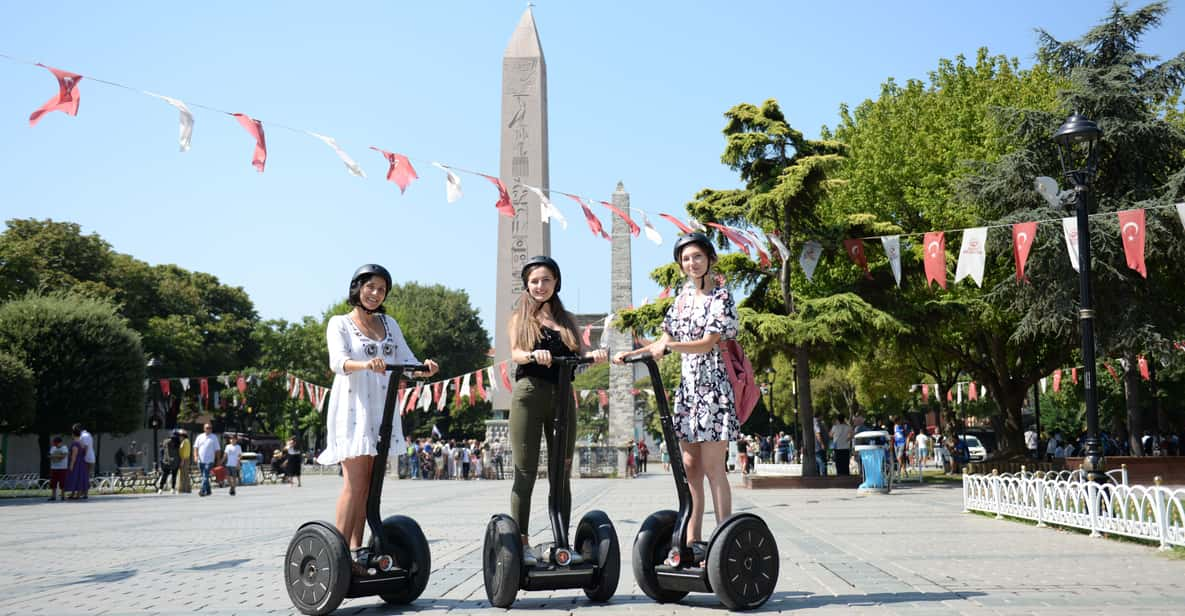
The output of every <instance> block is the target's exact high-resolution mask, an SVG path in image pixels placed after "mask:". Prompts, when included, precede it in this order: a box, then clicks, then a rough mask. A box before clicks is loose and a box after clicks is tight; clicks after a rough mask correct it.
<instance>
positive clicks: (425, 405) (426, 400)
mask: <svg viewBox="0 0 1185 616" xmlns="http://www.w3.org/2000/svg"><path fill="white" fill-rule="evenodd" d="M420 410H421V411H424V412H425V413H427V412H428V411H430V410H432V384H431V383H424V390H423V391H421V392H420Z"/></svg>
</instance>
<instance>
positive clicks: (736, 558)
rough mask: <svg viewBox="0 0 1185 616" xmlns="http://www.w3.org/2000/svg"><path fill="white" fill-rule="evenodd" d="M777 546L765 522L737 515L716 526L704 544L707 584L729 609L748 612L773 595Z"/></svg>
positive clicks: (752, 517)
mask: <svg viewBox="0 0 1185 616" xmlns="http://www.w3.org/2000/svg"><path fill="white" fill-rule="evenodd" d="M778 567H779V558H778V545H777V542H776V541H775V540H774V535H773V533H772V532H770V530H769V526H767V525H766V523H765V520H762V519H761V518H760V517H758V516H756V515H753V514H751V513H738V514H735V515H733V516H731V517H729V518H728V519H727V520H725V521H724V522H723V523H722V524H720V525H719V526H717V527H716V530H715V531H714V532H713V533H712V539H711V541H709V542H708V562H707V569H708V582H709V583H710V584H711V586H712V592H714V593H716V598H718V599H720V602H721V603H723V604H724V606H725V607H727V608H728V609H730V610H733V611H740V610H751V609H753V608H756V607H759V606H761V605H762V604H763V603H765V602H766V601H768V600H769V598H770V596H772V595H773V592H774V588H775V587H776V586H777V582H778Z"/></svg>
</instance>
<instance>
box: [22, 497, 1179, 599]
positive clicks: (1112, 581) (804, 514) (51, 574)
mask: <svg viewBox="0 0 1185 616" xmlns="http://www.w3.org/2000/svg"><path fill="white" fill-rule="evenodd" d="M737 479H738V478H735V477H734V481H736V480H737ZM339 482H340V479H339V478H338V477H336V476H333V475H324V476H309V475H306V476H305V478H304V487H301V488H290V487H288V486H284V485H268V486H251V487H244V488H240V489H239V493H238V495H237V496H234V497H232V496H230V495H228V494H227V492H226V490H216V491H215V493H214V495H213V496H211V497H209V498H198V496H197V495H196V493H195V494H190V495H179V496H169V495H164V496H156V495H145V496H99V497H95V496H92V497H91V499H90V501H87V502H65V503H58V502H55V503H47V502H45V501H44V500H43V499H36V500H33V499H25V500H17V499H10V500H4V501H0V522H2V523H0V566H2V568H3V570H4V571H5V572H6V574H5V575H4V576H3V577H0V613H4V614H142V613H152V614H193V613H198V614H288V613H293V609H292V607H291V604H290V603H289V601H288V597H287V594H286V593H285V590H284V588H283V577H282V566H283V565H282V561H283V554H284V550H285V548H286V547H287V544H288V540H289V539H290V538H291V536H292V533H293V532H294V531H295V530H296V528H297V527H298V526H299V525H300V524H301V523H302V522H304V521H306V520H311V519H318V518H320V519H331V518H332V515H333V506H334V500H335V498H336V495H337V491H338V489H339V486H340V484H339ZM509 491H510V483H509V482H507V481H470V482H467V483H461V482H443V481H415V482H413V481H393V480H389V481H388V484H387V487H386V493H387V495H388V498H387V501H386V503H385V506H384V512H385V513H388V514H390V513H394V512H400V513H405V514H410V515H411V516H412V517H414V518H416V520H417V521H418V522H419V523H420V525H421V526H422V527H423V529H424V532H425V534H426V535H427V537H428V539H429V541H430V542H431V548H432V566H433V571H432V577H431V581H430V583H429V585H428V589H427V591H425V593H424V595H423V596H422V597H421V598H420V599H419V600H418V601H416V602H415V603H414V604H412V605H410V606H404V607H402V608H398V609H396V608H393V607H388V606H386V605H384V604H383V603H382V602H381V601H380V600H379V599H378V598H377V597H373V598H359V599H350V600H347V601H346V602H345V603H343V605H342V607H341V608H339V609H338V612H337V613H339V614H364V615H372V614H373V615H377V614H397V613H402V612H421V613H427V614H438V613H445V612H451V613H457V614H469V613H479V614H480V613H494V612H502V611H503V610H497V609H493V608H491V607H490V606H489V604H488V603H487V602H486V600H485V591H484V590H483V588H482V576H481V563H480V560H479V555H478V554H479V549H480V545H481V538H482V533H483V530H484V527H485V524H486V521H487V520H488V519H489V516H490V514H491V513H494V512H496V511H504V510H506V509H507V508H508V506H509ZM573 493H574V499H573V500H574V502H575V503H576V506H575V511H574V513H573V518H574V519H579V516H580V515H582V514H583V512H585V511H587V510H589V509H594V508H597V509H603V510H604V511H606V512H607V513H608V514H609V515H610V517H611V518H612V519H613V521H614V524H615V525H616V528H617V532H618V536H619V538H620V540H621V543H622V546H623V550H622V551H623V554H622V559H623V567H622V577H621V584H620V586H619V587H618V591H617V595H616V596H615V597H614V598H613V601H612V602H610V603H609V604H607V605H594V604H590V603H589V602H588V601H587V600H586V599H585V597H584V594H583V592H582V591H580V590H578V589H573V590H561V591H548V592H529V593H528V592H520V593H519V595H518V601H517V602H516V603H515V604H514V606H513V609H515V610H529V611H530V612H531V613H532V614H540V615H544V614H548V615H549V614H567V613H573V612H579V613H581V614H623V613H634V614H675V613H684V612H696V613H701V614H702V613H709V612H720V611H723V608H722V607H721V606H720V604H719V603H718V602H717V601H716V599H715V597H714V596H712V595H707V594H692V595H689V596H688V598H687V599H685V600H684V601H683V602H682V603H680V604H667V605H658V604H655V603H653V602H652V601H650V600H649V599H648V598H647V597H646V596H645V595H644V594H643V593H642V592H641V590H639V589H638V586H637V584H636V583H635V582H634V580H633V575H632V570H631V568H630V563H629V559H630V553H629V546H630V545H631V544H632V542H633V537H634V535H635V534H636V533H637V530H638V526H639V525H640V524H641V522H642V520H643V519H645V518H646V516H647V515H649V514H650V513H651V512H653V511H655V510H658V509H663V508H673V505H674V489H673V486H672V485H671V480H670V477H669V476H668V475H662V474H652V475H649V476H645V477H643V478H641V479H637V480H608V479H606V480H599V479H583V480H575V481H574V482H573ZM546 494H547V486H546V481H542V480H541V481H540V482H539V484H538V485H537V487H536V492H535V498H534V502H535V506H534V513H533V514H532V520H533V522H532V524H533V527H532V533H533V534H535V535H537V539H538V540H539V541H543V540H545V536H547V535H549V531H548V530H547V527H546V526H545V524H546V522H545V520H546V516H545V513H544V506H545V505H546ZM733 498H734V506H735V509H736V510H737V511H752V512H756V513H759V514H760V515H761V516H763V517H764V518H765V520H766V521H767V522H768V524H769V525H770V527H771V529H772V530H773V532H774V534H775V536H776V537H777V540H778V547H779V550H780V552H781V559H782V566H781V579H780V580H779V582H778V587H777V591H776V592H775V594H774V596H773V598H772V599H770V601H769V602H768V603H767V604H766V605H765V606H764V607H763V608H761V610H759V611H761V612H787V613H789V612H794V613H804V614H811V613H816V612H823V613H837V612H843V613H861V614H878V615H879V614H892V613H900V614H910V615H911V616H916V615H919V614H952V613H963V614H998V613H1003V614H1050V613H1067V614H1068V613H1074V614H1082V613H1085V612H1089V611H1099V610H1101V609H1103V608H1104V607H1106V608H1110V609H1111V610H1113V611H1117V612H1116V613H1121V614H1128V613H1157V614H1170V613H1178V614H1180V613H1185V584H1183V583H1182V582H1183V581H1185V560H1181V559H1179V556H1178V559H1174V558H1171V557H1167V556H1165V555H1164V554H1162V553H1159V552H1157V551H1156V549H1155V548H1153V547H1146V546H1143V545H1136V544H1132V543H1125V542H1119V541H1109V540H1104V539H1091V538H1088V537H1086V536H1084V535H1081V534H1076V533H1070V532H1061V531H1057V530H1053V529H1038V528H1034V527H1033V526H1031V525H1027V524H1022V523H1017V522H1007V521H998V520H993V519H989V518H987V517H984V516H979V515H972V514H964V513H960V510H961V491H960V490H959V489H958V488H957V487H955V486H954V485H951V484H938V485H927V486H910V487H905V488H902V489H899V490H895V491H894V492H893V494H891V495H887V496H885V495H875V496H858V495H856V494H855V493H854V492H853V491H849V490H747V489H743V488H736V487H734V491H733ZM708 524H709V527H710V525H711V514H709V515H708Z"/></svg>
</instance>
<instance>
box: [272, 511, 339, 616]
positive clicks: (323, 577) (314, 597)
mask: <svg viewBox="0 0 1185 616" xmlns="http://www.w3.org/2000/svg"><path fill="white" fill-rule="evenodd" d="M284 587H285V588H287V589H288V598H289V599H291V600H292V605H293V606H295V607H296V609H298V610H300V611H301V612H302V613H305V614H310V615H311V616H320V615H321V614H328V613H330V612H332V611H333V610H335V609H337V606H339V605H341V602H342V600H343V599H345V598H346V592H347V591H348V590H349V589H350V550H349V548H348V547H347V545H346V540H345V538H344V537H342V535H341V533H340V532H338V530H337V529H336V528H334V526H333V525H332V524H329V523H328V522H308V523H307V524H305V525H303V526H301V527H300V529H299V530H297V531H296V535H295V536H294V537H292V541H291V542H289V544H288V551H287V552H286V553H285V554H284Z"/></svg>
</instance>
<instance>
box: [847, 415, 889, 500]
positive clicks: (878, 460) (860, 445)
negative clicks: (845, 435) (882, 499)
mask: <svg viewBox="0 0 1185 616" xmlns="http://www.w3.org/2000/svg"><path fill="white" fill-rule="evenodd" d="M891 442H892V441H891V440H890V438H889V433H888V432H885V431H884V430H869V431H866V432H861V433H859V434H857V435H856V436H855V437H853V443H854V445H855V447H854V448H855V450H856V455H857V456H859V457H860V468H861V470H862V471H863V473H864V481H862V482H861V483H860V487H858V488H857V491H858V492H865V493H868V492H878V493H882V494H887V493H888V492H889V490H890V489H892V472H891V470H890V468H889V465H891V464H892V463H893V460H892V457H891V456H890V454H889V447H890V443H891Z"/></svg>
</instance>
